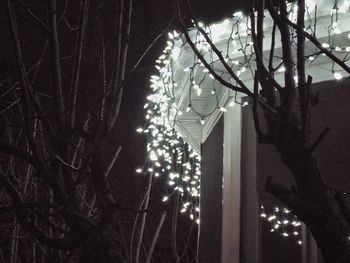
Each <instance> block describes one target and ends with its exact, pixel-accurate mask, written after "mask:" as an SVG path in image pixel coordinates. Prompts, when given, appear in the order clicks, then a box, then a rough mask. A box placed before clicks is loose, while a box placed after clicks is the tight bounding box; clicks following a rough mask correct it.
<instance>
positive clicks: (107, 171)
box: [104, 146, 122, 177]
mask: <svg viewBox="0 0 350 263" xmlns="http://www.w3.org/2000/svg"><path fill="white" fill-rule="evenodd" d="M121 149H122V147H121V146H119V147H118V149H117V150H116V151H115V153H114V155H113V158H112V160H111V162H110V163H109V165H108V166H107V169H106V171H105V172H104V176H105V177H107V176H108V175H109V173H110V171H111V170H112V168H113V166H114V163H115V161H116V160H117V159H118V156H119V153H120V151H121Z"/></svg>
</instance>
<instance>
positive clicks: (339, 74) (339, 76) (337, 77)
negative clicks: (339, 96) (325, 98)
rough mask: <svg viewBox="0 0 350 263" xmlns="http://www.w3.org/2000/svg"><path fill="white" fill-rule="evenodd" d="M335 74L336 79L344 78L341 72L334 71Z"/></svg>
mask: <svg viewBox="0 0 350 263" xmlns="http://www.w3.org/2000/svg"><path fill="white" fill-rule="evenodd" d="M333 76H334V78H335V79H336V80H340V79H342V78H343V76H342V74H341V73H339V72H334V73H333Z"/></svg>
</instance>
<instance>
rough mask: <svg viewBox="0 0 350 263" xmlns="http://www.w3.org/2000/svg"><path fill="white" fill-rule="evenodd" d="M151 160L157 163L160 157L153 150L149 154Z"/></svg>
mask: <svg viewBox="0 0 350 263" xmlns="http://www.w3.org/2000/svg"><path fill="white" fill-rule="evenodd" d="M149 158H150V159H151V161H157V160H158V156H157V154H156V153H155V152H154V151H153V150H152V151H151V152H150V153H149Z"/></svg>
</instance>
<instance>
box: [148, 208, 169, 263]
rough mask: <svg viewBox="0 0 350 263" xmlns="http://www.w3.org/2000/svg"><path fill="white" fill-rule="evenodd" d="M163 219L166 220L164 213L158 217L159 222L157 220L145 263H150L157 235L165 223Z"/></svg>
mask: <svg viewBox="0 0 350 263" xmlns="http://www.w3.org/2000/svg"><path fill="white" fill-rule="evenodd" d="M165 218H166V212H165V211H164V212H163V213H162V216H161V217H160V220H159V223H158V226H157V229H156V232H155V233H154V236H153V239H152V242H151V246H150V248H149V251H148V255H147V258H146V263H150V262H151V259H152V255H153V250H154V247H155V246H156V242H157V240H158V237H159V233H160V230H161V229H162V226H163V223H164V221H165Z"/></svg>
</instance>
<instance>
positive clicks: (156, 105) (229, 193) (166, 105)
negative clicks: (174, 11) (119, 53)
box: [138, 0, 350, 262]
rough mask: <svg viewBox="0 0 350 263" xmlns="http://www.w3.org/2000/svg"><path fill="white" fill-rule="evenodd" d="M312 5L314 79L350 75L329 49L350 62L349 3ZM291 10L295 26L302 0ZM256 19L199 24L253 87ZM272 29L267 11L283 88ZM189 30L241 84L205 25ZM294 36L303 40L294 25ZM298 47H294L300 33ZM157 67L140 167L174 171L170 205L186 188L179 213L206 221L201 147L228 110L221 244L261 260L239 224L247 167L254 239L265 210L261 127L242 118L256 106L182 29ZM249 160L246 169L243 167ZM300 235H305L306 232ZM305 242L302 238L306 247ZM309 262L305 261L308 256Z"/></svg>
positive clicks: (226, 254)
mask: <svg viewBox="0 0 350 263" xmlns="http://www.w3.org/2000/svg"><path fill="white" fill-rule="evenodd" d="M306 2H307V3H306V5H307V8H306V19H305V29H304V32H305V33H306V35H308V36H312V37H315V38H316V39H317V40H318V44H317V43H315V42H313V41H312V40H309V39H308V38H307V39H306V43H305V60H306V73H307V74H308V75H310V76H312V77H313V83H317V82H321V81H325V80H332V79H333V80H340V79H342V78H343V77H347V73H346V72H345V71H344V70H343V69H342V68H341V67H340V66H339V65H337V64H335V63H334V61H333V60H331V59H330V58H329V57H328V56H327V55H326V54H325V53H326V52H325V51H327V52H329V53H331V54H332V55H334V56H335V57H336V58H338V59H339V60H341V61H343V62H344V63H345V64H346V65H350V62H348V57H349V55H350V27H349V26H348V25H349V24H350V1H347V0H343V1H341V0H340V1H337V0H335V1H327V0H319V1H306ZM288 8H289V20H290V21H291V22H292V23H293V22H295V20H296V12H297V4H296V2H295V3H293V2H292V3H289V4H288ZM250 23H251V19H250V18H249V16H246V15H245V14H243V13H241V12H236V13H234V14H233V16H232V17H231V18H226V19H224V20H222V21H220V22H218V23H215V24H211V25H202V24H199V26H200V27H201V28H202V29H203V30H204V31H205V32H206V33H207V35H208V36H209V38H210V40H211V41H212V43H214V44H215V46H216V47H217V49H218V50H219V51H220V53H221V55H222V57H223V58H224V60H225V62H226V63H227V64H228V65H229V67H230V68H231V70H233V71H234V72H235V73H236V74H237V76H238V77H239V78H240V80H241V81H242V82H243V83H244V84H245V85H246V86H247V87H248V88H249V89H250V90H253V82H254V74H253V73H254V71H255V69H256V63H255V59H256V57H255V54H254V49H253V40H252V37H251V24H250ZM273 32H274V23H273V19H272V18H271V17H270V16H269V14H268V12H266V15H265V19H264V45H263V60H264V61H265V62H266V63H269V61H270V66H271V68H273V76H274V79H275V80H276V81H277V82H278V83H279V84H280V85H281V86H283V85H284V83H283V82H284V79H283V72H284V70H285V68H284V67H283V56H282V47H281V41H280V36H279V34H278V30H277V31H276V33H275V34H274V33H273ZM188 34H189V36H190V39H191V41H192V42H193V43H194V44H195V47H196V48H197V50H198V51H199V52H200V54H201V56H202V57H203V58H204V59H205V60H206V62H207V63H208V64H209V65H210V66H211V68H212V69H214V71H215V73H216V74H217V75H218V76H220V77H221V78H222V79H223V80H225V81H226V82H228V83H231V84H232V85H237V81H235V80H233V79H232V78H231V76H230V74H228V72H227V68H226V67H225V65H224V64H223V63H222V61H221V60H220V58H219V57H218V56H217V54H216V53H215V52H214V51H213V50H212V48H211V47H210V44H209V43H208V42H207V41H206V40H205V37H204V36H203V34H201V32H200V31H199V30H198V28H196V27H194V28H192V29H189V31H188ZM291 34H292V36H294V37H296V30H295V29H293V27H291ZM291 45H292V46H293V45H295V42H294V38H293V37H292V43H291ZM293 51H295V50H293ZM271 58H272V59H271ZM156 68H157V69H158V71H159V74H158V75H155V76H152V78H151V83H152V84H151V88H152V94H151V95H150V96H148V98H147V103H146V104H145V109H146V110H147V115H146V119H147V124H146V125H145V127H144V128H142V129H139V130H138V131H139V132H144V133H146V134H147V138H148V146H147V148H148V149H147V151H148V153H149V161H148V162H147V164H146V166H145V167H143V168H142V169H140V170H139V172H145V173H151V174H155V175H156V176H158V175H162V176H167V177H168V178H169V181H168V184H169V185H168V190H167V193H166V194H165V195H164V197H163V201H164V202H167V201H168V200H169V198H171V196H172V195H173V194H174V193H176V192H177V193H179V194H180V195H181V200H182V206H181V210H180V212H181V213H184V214H188V215H189V216H190V218H191V219H193V220H196V221H197V223H199V222H200V220H202V218H201V216H200V207H201V206H200V205H199V199H200V197H201V195H203V194H205V193H203V192H202V191H201V190H200V180H201V176H200V175H201V169H200V160H201V157H200V155H201V145H202V144H203V143H204V142H205V141H206V139H207V138H208V136H209V135H210V133H211V131H212V129H213V128H214V127H215V125H216V123H217V121H218V120H219V119H220V117H221V116H222V114H225V116H224V133H223V142H224V150H223V190H222V191H223V192H222V202H223V208H222V229H225V231H223V232H222V242H223V244H225V246H223V247H222V253H221V262H241V261H240V259H239V256H238V255H239V251H240V246H241V247H245V249H250V250H251V256H250V258H247V259H246V261H244V262H257V261H256V260H257V258H258V252H257V251H258V244H255V243H254V241H252V242H253V245H251V244H250V245H247V244H243V245H242V244H241V240H240V230H239V229H236V228H234V227H233V226H235V225H236V226H237V225H240V220H241V219H240V216H239V214H240V207H241V206H242V205H243V204H242V200H241V189H240V186H239V185H240V181H241V178H242V173H243V171H244V173H245V174H244V176H245V177H246V178H248V179H245V180H248V183H249V185H250V186H249V187H248V189H250V190H249V191H250V192H248V193H246V196H249V198H248V199H247V200H246V201H243V202H245V203H244V205H245V206H246V207H248V210H249V211H248V212H247V213H246V214H247V217H248V218H247V220H248V221H249V222H250V223H252V224H253V226H252V227H251V228H250V230H249V231H250V232H249V231H248V232H249V233H248V234H247V235H250V236H249V237H248V238H247V239H250V240H254V239H258V238H257V232H258V231H257V230H256V229H257V226H256V225H254V224H255V223H256V218H257V216H259V207H260V205H259V202H258V200H259V198H258V196H257V192H256V191H255V190H254V189H256V184H257V182H256V167H255V165H254V163H256V157H255V155H254V153H255V152H254V151H255V150H254V149H255V148H256V145H255V140H254V138H255V133H254V126H253V125H252V123H251V122H250V124H249V125H244V127H242V118H249V117H247V114H244V113H242V107H244V106H246V105H249V101H247V100H245V99H244V97H245V94H242V93H240V92H237V91H232V90H229V89H228V88H226V87H224V86H223V85H222V84H221V83H220V82H219V81H218V80H217V79H216V78H215V77H214V76H213V75H212V74H211V73H210V72H209V70H208V68H207V67H206V66H205V65H204V64H203V63H202V62H201V60H200V59H199V58H198V56H197V55H196V54H195V52H194V51H193V48H192V47H191V46H190V45H189V43H188V42H187V41H186V38H185V36H184V35H183V34H178V33H177V32H171V33H169V39H168V41H167V46H166V47H165V49H164V50H163V52H162V54H161V56H160V57H159V58H158V59H157V61H156ZM295 81H297V77H296V78H295ZM248 107H249V106H248ZM248 123H249V121H248ZM243 130H244V133H245V134H246V136H249V138H251V140H245V141H246V142H245V144H244V143H243V142H242V140H241V139H242V131H243ZM247 134H248V135H247ZM244 148H245V149H244ZM247 149H248V150H247ZM242 150H243V151H247V152H249V154H250V155H248V157H247V158H246V159H245V160H242V159H241V153H242ZM245 156H247V155H245ZM244 165H246V166H247V167H242V166H244ZM248 166H249V167H248ZM252 189H253V190H252ZM201 209H202V207H201ZM201 231H202V230H201ZM301 239H303V240H304V239H305V237H304V238H303V237H301ZM301 239H300V240H299V241H298V242H300V244H301V243H302V240H301ZM256 242H258V241H256ZM254 244H255V245H254ZM241 251H242V249H241ZM234 252H237V253H236V254H235V253H234ZM250 260H251V261H250ZM304 260H305V262H306V261H307V260H308V259H306V258H305V259H304ZM314 260H315V259H314ZM313 262H316V261H313Z"/></svg>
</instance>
